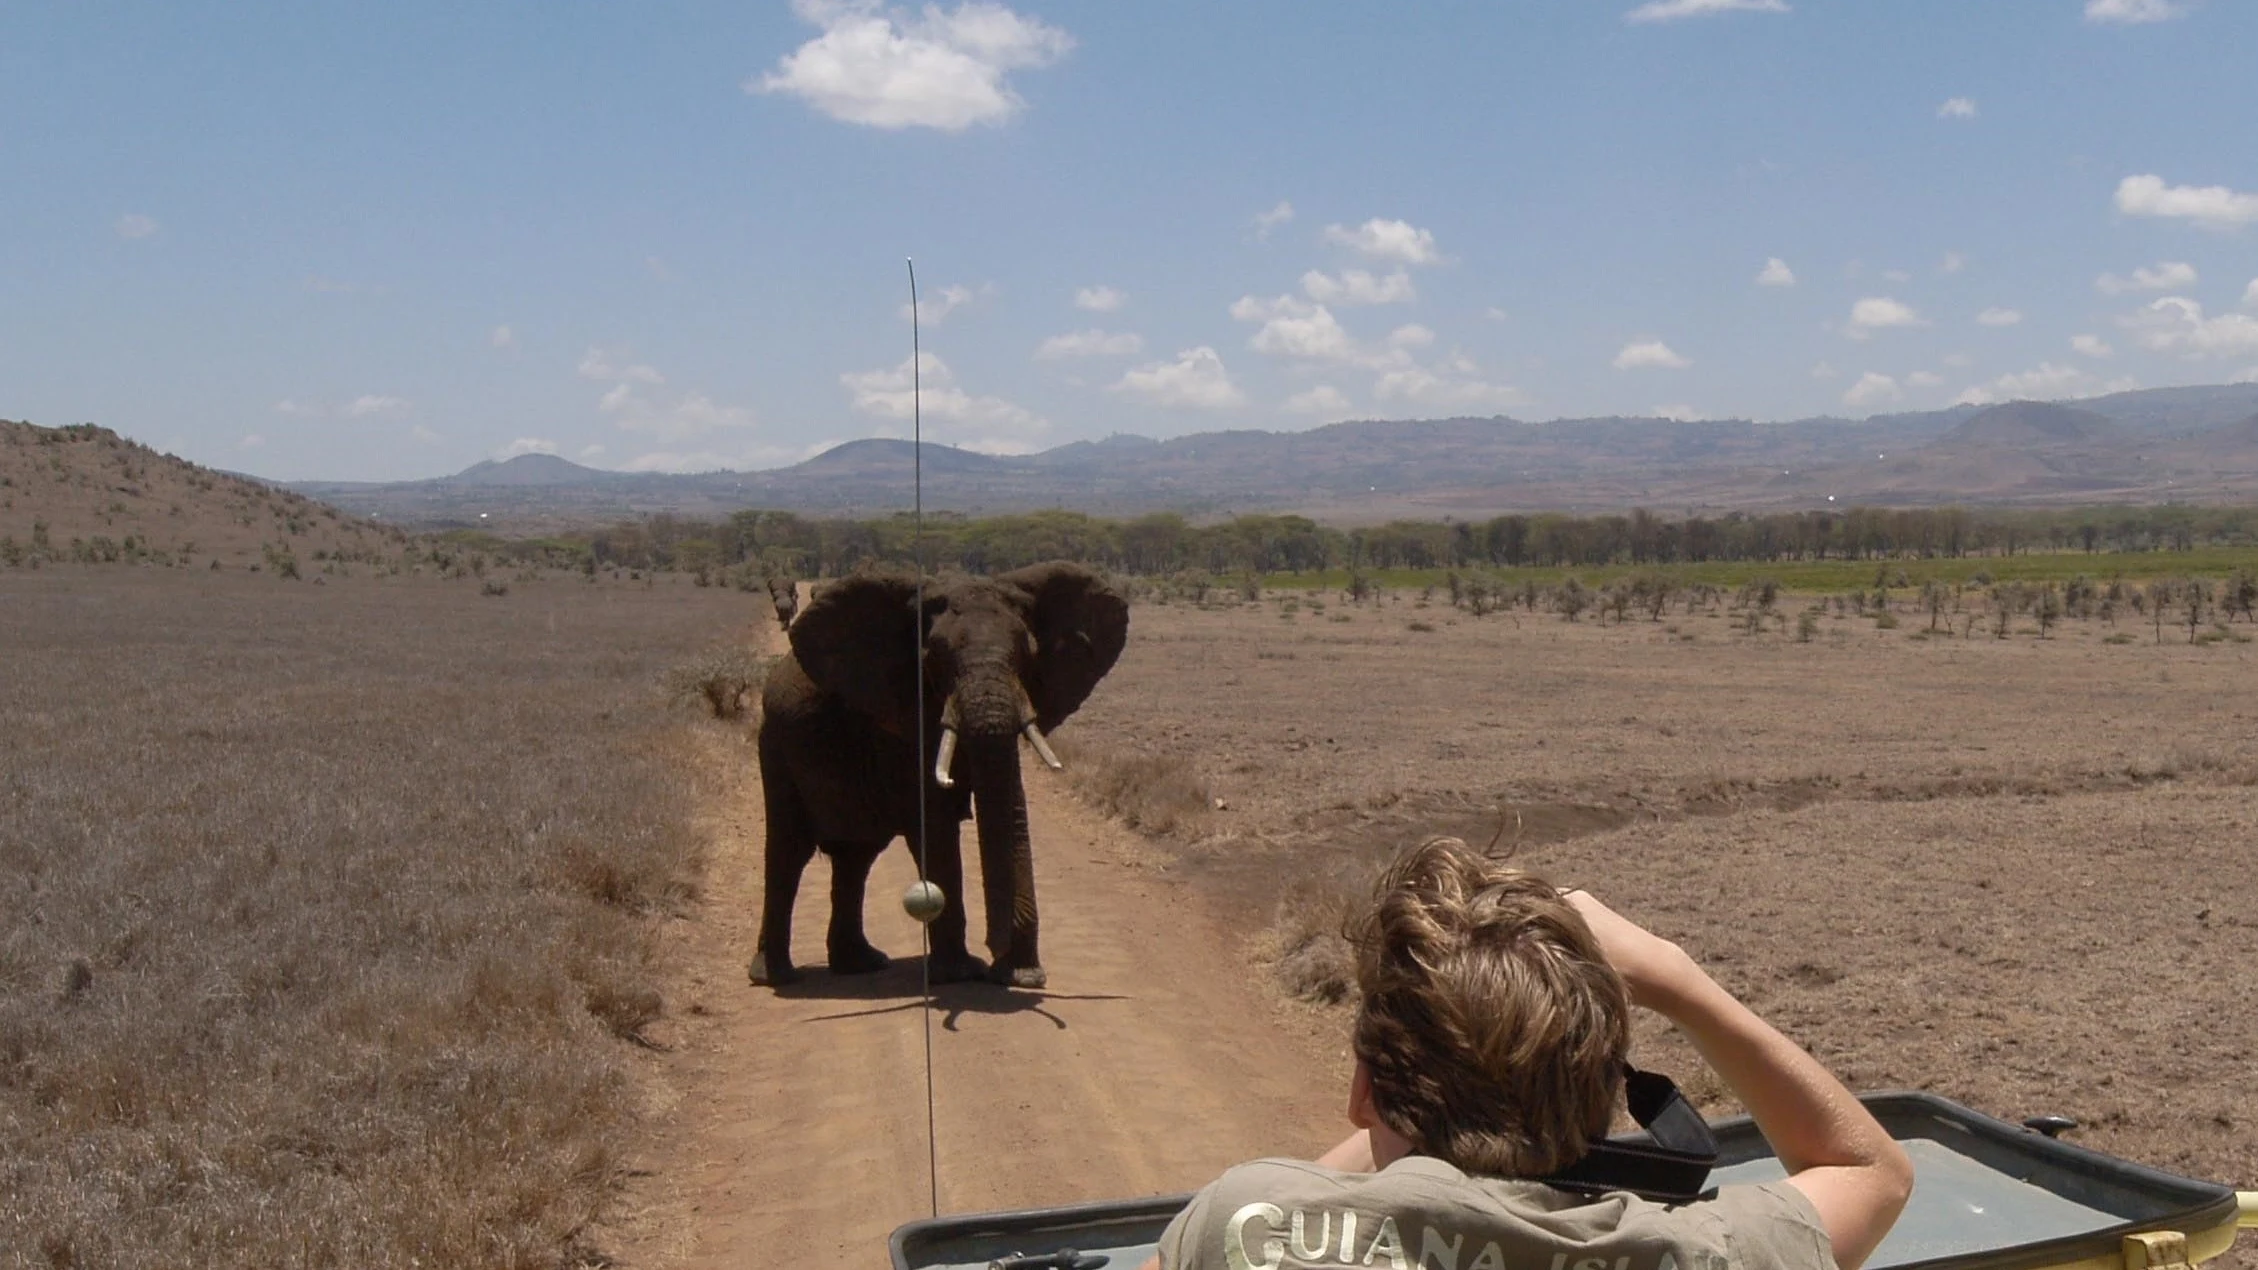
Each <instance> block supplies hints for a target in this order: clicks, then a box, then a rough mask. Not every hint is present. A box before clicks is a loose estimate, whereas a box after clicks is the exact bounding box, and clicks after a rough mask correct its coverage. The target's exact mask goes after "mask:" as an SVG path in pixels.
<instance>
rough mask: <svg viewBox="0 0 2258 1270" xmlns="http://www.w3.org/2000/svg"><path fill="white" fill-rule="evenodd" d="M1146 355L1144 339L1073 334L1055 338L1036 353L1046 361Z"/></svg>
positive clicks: (1116, 334) (1099, 333)
mask: <svg viewBox="0 0 2258 1270" xmlns="http://www.w3.org/2000/svg"><path fill="white" fill-rule="evenodd" d="M1144 351H1145V337H1144V336H1142V335H1136V334H1133V333H1130V332H1126V331H1123V332H1113V331H1099V330H1088V331H1074V332H1071V333H1069V334H1066V335H1053V336H1052V337H1050V338H1049V339H1047V340H1044V341H1043V342H1042V344H1041V345H1039V346H1037V348H1036V349H1035V356H1036V357H1038V358H1040V359H1042V360H1044V361H1047V362H1049V361H1058V360H1061V359H1063V358H1068V357H1133V356H1135V355H1137V354H1138V353H1142V352H1144Z"/></svg>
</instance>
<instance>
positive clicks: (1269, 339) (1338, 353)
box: [1247, 304, 1369, 365]
mask: <svg viewBox="0 0 2258 1270" xmlns="http://www.w3.org/2000/svg"><path fill="white" fill-rule="evenodd" d="M1247 343H1248V345H1249V346H1250V347H1252V348H1253V349H1254V351H1256V352H1258V353H1262V354H1265V355H1267V356H1270V357H1288V358H1295V359H1298V360H1301V361H1312V362H1342V363H1346V364H1349V365H1355V364H1357V363H1359V362H1363V361H1367V360H1369V355H1368V354H1367V353H1365V352H1364V351H1363V350H1361V349H1359V348H1358V347H1357V344H1356V341H1355V340H1353V339H1351V338H1349V333H1348V332H1347V331H1345V330H1343V329H1342V328H1341V324H1340V322H1339V321H1338V320H1337V319H1335V318H1334V317H1333V311H1332V310H1331V309H1328V308H1326V307H1325V306H1324V305H1322V304H1313V305H1309V306H1307V309H1306V311H1305V312H1301V313H1280V314H1277V315H1276V316H1273V317H1271V318H1270V319H1269V320H1268V321H1266V322H1264V323H1263V324H1262V329H1261V330H1259V331H1256V332H1255V333H1254V338H1253V339H1251V340H1249V341H1247Z"/></svg>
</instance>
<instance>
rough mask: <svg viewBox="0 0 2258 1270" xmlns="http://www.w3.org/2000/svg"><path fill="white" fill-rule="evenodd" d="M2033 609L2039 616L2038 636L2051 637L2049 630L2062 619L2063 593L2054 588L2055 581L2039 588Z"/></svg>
mask: <svg viewBox="0 0 2258 1270" xmlns="http://www.w3.org/2000/svg"><path fill="white" fill-rule="evenodd" d="M2031 611H2032V613H2034V614H2035V615H2037V617H2038V637H2039V638H2040V639H2047V638H2050V636H2049V635H2048V632H2050V631H2052V630H2053V629H2054V624H2055V623H2056V622H2059V621H2061V620H2062V594H2061V592H2059V591H2056V590H2055V589H2054V584H2053V583H2051V582H2049V583H2047V584H2046V585H2045V586H2043V587H2040V588H2039V592H2038V600H2037V602H2036V603H2034V604H2033V605H2032V606H2031Z"/></svg>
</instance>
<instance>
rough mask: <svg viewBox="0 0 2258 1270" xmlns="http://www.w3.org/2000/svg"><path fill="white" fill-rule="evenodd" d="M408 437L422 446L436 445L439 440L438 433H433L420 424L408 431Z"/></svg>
mask: <svg viewBox="0 0 2258 1270" xmlns="http://www.w3.org/2000/svg"><path fill="white" fill-rule="evenodd" d="M408 436H409V438H410V439H412V440H414V441H417V442H419V443H421V444H424V445H437V444H439V442H440V440H441V438H440V436H439V434H438V433H436V432H433V431H432V430H431V429H429V428H427V427H424V426H423V425H422V424H420V423H419V424H417V425H416V426H414V427H412V428H410V429H408Z"/></svg>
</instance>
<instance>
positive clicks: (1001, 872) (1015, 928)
mask: <svg viewBox="0 0 2258 1270" xmlns="http://www.w3.org/2000/svg"><path fill="white" fill-rule="evenodd" d="M965 756H966V758H968V759H970V760H972V776H971V779H972V808H973V817H974V820H975V821H976V823H977V828H978V831H979V836H980V883H981V894H982V895H983V897H984V898H985V900H986V906H987V910H988V952H989V955H990V956H992V957H993V958H994V959H995V964H996V969H997V971H998V972H999V975H998V977H999V978H1006V977H1007V976H1008V979H1007V981H1009V982H1018V983H1021V984H1022V985H1023V986H1039V984H1040V979H1041V966H1042V964H1043V963H1042V958H1041V957H1040V956H1039V955H1038V953H1037V950H1036V933H1037V923H1036V909H1035V853H1034V849H1033V847H1032V846H1031V845H1030V843H1029V841H1028V833H1027V791H1026V789H1025V788H1024V787H1023V786H1022V785H1021V783H1020V779H1019V746H1018V738H1017V737H1006V738H1001V739H990V738H968V740H967V742H966V755H965ZM1023 971H1025V972H1033V973H1032V976H1029V975H1024V974H1021V973H1019V972H1023Z"/></svg>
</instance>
